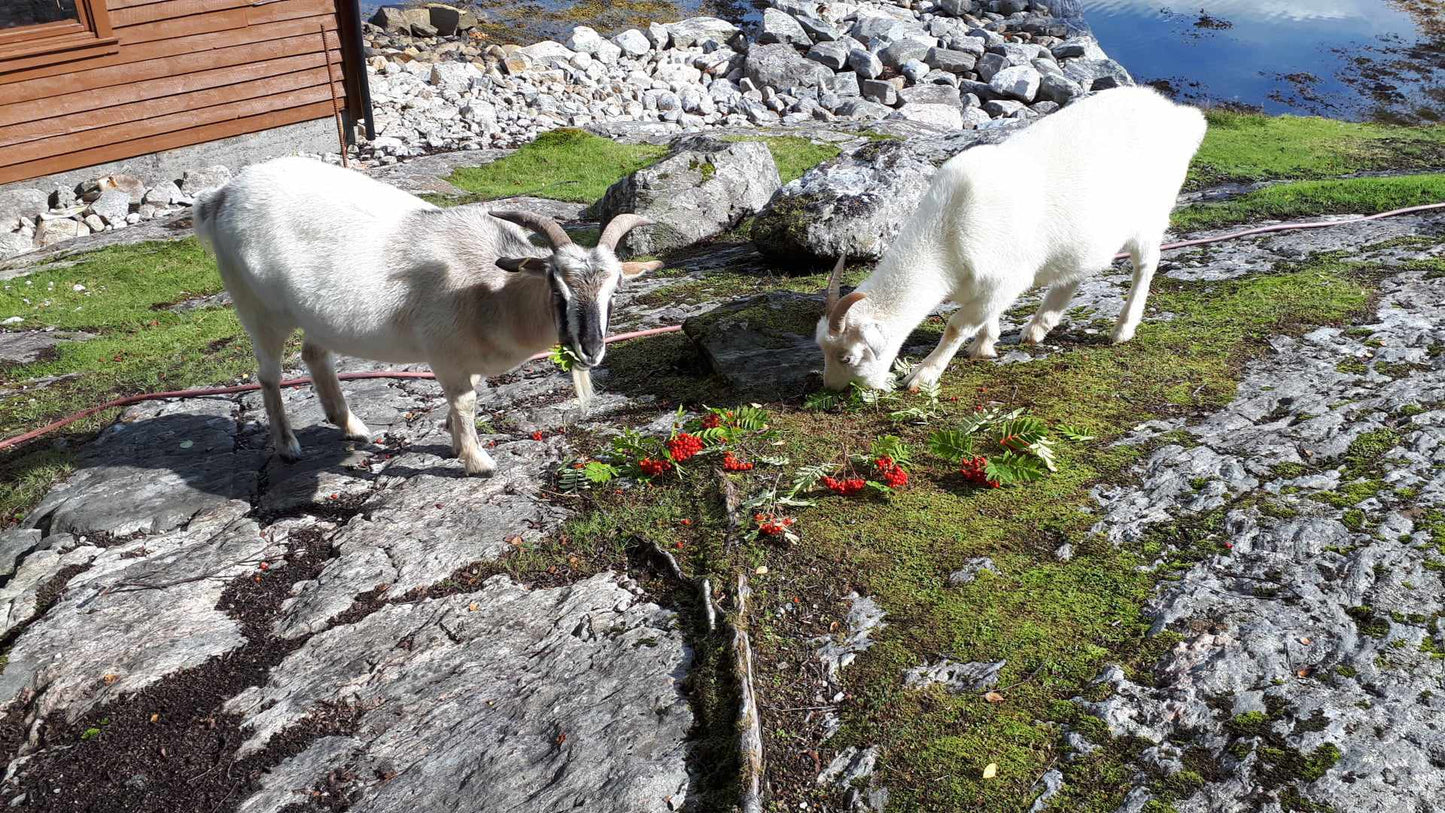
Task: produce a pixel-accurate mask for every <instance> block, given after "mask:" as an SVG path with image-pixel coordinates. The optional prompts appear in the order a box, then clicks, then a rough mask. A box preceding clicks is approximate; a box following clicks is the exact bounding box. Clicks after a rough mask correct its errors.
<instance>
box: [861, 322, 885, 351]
mask: <svg viewBox="0 0 1445 813" xmlns="http://www.w3.org/2000/svg"><path fill="white" fill-rule="evenodd" d="M859 333H861V334H862V336H863V343H864V344H866V345H868V349H869V350H871V351H873V355H874V356H882V355H883V351H884V350H886V349H887V348H886V347H885V346H884V345H885V344H886V342H884V340H883V330H882V329H881V328H879V327H878V323H877V322H874V321H871V320H870V321H868V322H866V323H864V325H863V326H862V327H861V328H859Z"/></svg>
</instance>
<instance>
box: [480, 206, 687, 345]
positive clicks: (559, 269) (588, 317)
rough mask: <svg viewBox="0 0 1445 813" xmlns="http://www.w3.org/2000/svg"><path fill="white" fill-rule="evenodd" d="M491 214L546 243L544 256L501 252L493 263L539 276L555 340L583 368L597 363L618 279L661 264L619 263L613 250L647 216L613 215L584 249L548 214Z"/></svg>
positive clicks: (638, 273) (630, 276) (620, 285)
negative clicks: (549, 248) (514, 255)
mask: <svg viewBox="0 0 1445 813" xmlns="http://www.w3.org/2000/svg"><path fill="white" fill-rule="evenodd" d="M492 214H493V215H494V216H495V217H497V218H499V219H502V220H507V221H509V222H513V223H516V224H518V225H520V226H523V227H524V228H529V229H532V230H534V231H537V232H539V233H541V234H543V235H545V236H546V237H547V239H548V241H549V242H551V244H552V246H553V248H552V256H550V257H547V258H545V259H542V258H537V257H521V258H506V257H504V258H499V259H498V260H497V265H498V266H499V267H500V268H502V269H504V270H507V271H513V272H516V271H526V272H528V273H532V274H536V275H539V276H540V275H545V276H546V278H547V284H548V286H549V287H550V288H551V291H552V318H553V322H554V324H555V325H556V327H557V340H558V342H560V343H561V344H562V345H564V346H566V347H567V348H568V349H570V350H571V351H572V354H573V355H574V356H576V357H577V360H578V362H580V363H581V364H582V366H583V367H595V366H597V365H598V364H601V363H602V357H603V356H604V355H606V353H607V326H608V324H609V323H610V322H611V321H612V303H613V300H614V299H615V298H616V297H617V292H618V290H619V289H620V288H621V287H622V281H623V280H624V279H630V278H632V277H637V276H641V275H642V274H644V273H646V272H648V271H654V270H656V269H658V268H661V267H662V263H660V262H656V261H654V262H621V261H619V260H618V259H617V255H616V254H614V253H613V247H614V246H615V245H617V241H618V240H620V239H621V238H622V236H623V235H625V234H626V233H627V232H628V230H630V229H632V228H634V227H636V226H639V225H644V224H646V223H647V221H646V220H645V219H643V218H641V217H638V216H636V215H631V214H625V215H619V216H618V217H617V218H615V219H614V220H613V221H612V222H611V223H609V224H608V225H607V226H606V227H605V228H604V229H603V230H602V233H601V235H600V236H599V237H598V245H597V247H596V248H584V247H582V246H579V245H577V244H576V243H573V242H572V240H571V238H570V237H568V236H567V234H566V232H564V231H563V230H562V227H561V226H559V225H557V223H556V222H555V221H553V220H551V219H549V218H546V217H541V216H538V215H533V214H527V213H525V212H493V213H492Z"/></svg>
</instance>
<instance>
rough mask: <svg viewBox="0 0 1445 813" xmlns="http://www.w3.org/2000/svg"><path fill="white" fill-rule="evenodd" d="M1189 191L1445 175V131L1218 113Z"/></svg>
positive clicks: (1211, 117)
mask: <svg viewBox="0 0 1445 813" xmlns="http://www.w3.org/2000/svg"><path fill="white" fill-rule="evenodd" d="M1207 116H1208V118H1209V132H1208V134H1207V135H1205V137H1204V143H1203V144H1202V145H1201V146H1200V148H1199V152H1198V154H1196V155H1195V158H1194V166H1193V168H1192V169H1191V171H1190V173H1189V185H1190V186H1191V187H1194V188H1198V187H1202V186H1208V185H1211V184H1217V183H1223V182H1229V181H1242V182H1250V181H1265V180H1286V179H1292V180H1306V179H1320V178H1329V177H1334V176H1339V175H1345V174H1350V173H1355V172H1367V171H1380V170H1417V171H1418V170H1431V169H1441V168H1445V126H1438V125H1437V126H1432V127H1392V126H1388V125H1382V124H1363V123H1357V122H1347V121H1336V120H1334V119H1326V118H1319V117H1315V116H1266V115H1262V114H1257V113H1234V112H1229V111H1223V110H1213V111H1210V112H1209V113H1208V114H1207Z"/></svg>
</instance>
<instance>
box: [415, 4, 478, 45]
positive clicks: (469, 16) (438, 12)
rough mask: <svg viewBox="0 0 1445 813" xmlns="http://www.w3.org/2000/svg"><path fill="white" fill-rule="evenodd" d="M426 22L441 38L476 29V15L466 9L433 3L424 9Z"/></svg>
mask: <svg viewBox="0 0 1445 813" xmlns="http://www.w3.org/2000/svg"><path fill="white" fill-rule="evenodd" d="M426 11H427V12H428V19H427V21H428V22H429V23H431V26H432V27H433V28H435V29H436V30H437V33H438V34H440V35H441V36H443V37H450V36H453V35H455V34H459V33H461V32H463V31H470V30H472V29H473V28H476V27H477V15H475V14H473V13H472V12H470V11H468V10H466V9H460V8H453V7H452V6H444V5H442V4H440V3H433V4H430V5H428V6H427V7H426Z"/></svg>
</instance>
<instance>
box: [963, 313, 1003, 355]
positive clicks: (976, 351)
mask: <svg viewBox="0 0 1445 813" xmlns="http://www.w3.org/2000/svg"><path fill="white" fill-rule="evenodd" d="M1000 330H1001V329H1000V327H999V323H998V314H994V315H993V316H990V317H989V318H988V319H986V320H984V323H983V327H981V328H979V329H978V333H977V334H975V335H974V337H973V344H971V345H969V346H968V357H969V358H974V359H996V358H998V351H996V350H994V349H993V346H994V343H995V342H997V341H998V336H999V332H1000Z"/></svg>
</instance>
